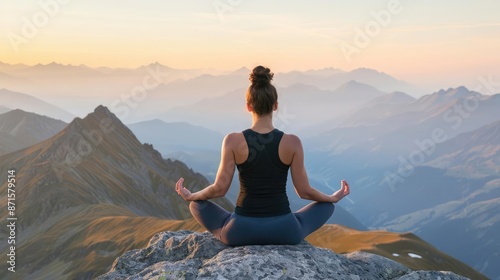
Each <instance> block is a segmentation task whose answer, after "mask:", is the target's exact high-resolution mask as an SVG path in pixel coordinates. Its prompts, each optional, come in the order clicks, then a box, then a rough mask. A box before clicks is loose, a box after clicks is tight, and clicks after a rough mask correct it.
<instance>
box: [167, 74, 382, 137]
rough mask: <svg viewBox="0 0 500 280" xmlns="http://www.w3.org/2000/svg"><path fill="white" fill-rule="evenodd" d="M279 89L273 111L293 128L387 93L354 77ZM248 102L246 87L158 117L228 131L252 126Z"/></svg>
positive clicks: (279, 124)
mask: <svg viewBox="0 0 500 280" xmlns="http://www.w3.org/2000/svg"><path fill="white" fill-rule="evenodd" d="M277 90H278V95H279V105H278V111H276V112H275V113H274V114H275V118H274V122H275V126H276V127H278V128H280V129H283V130H288V131H292V132H293V131H298V130H300V129H301V128H304V127H307V126H310V125H311V124H313V123H317V122H320V121H321V120H324V119H325V118H326V119H328V118H333V117H334V116H337V115H339V114H342V113H347V112H350V111H352V110H356V109H357V108H359V107H360V106H361V105H362V104H364V103H365V102H368V101H370V100H371V99H373V98H376V97H380V96H383V95H385V94H386V93H383V92H381V91H379V90H377V89H376V88H374V87H371V86H368V85H364V84H361V83H358V82H355V81H350V82H347V83H346V84H343V85H342V86H341V87H340V88H338V89H337V90H335V91H331V90H320V89H318V88H317V87H315V86H311V85H307V84H300V83H295V84H292V85H290V86H288V87H286V88H278V89H277ZM245 104H246V100H245V93H244V90H235V91H231V92H229V93H227V94H225V95H223V96H219V97H212V98H206V99H202V100H200V101H197V102H194V103H192V104H190V105H185V106H179V107H176V108H173V109H170V110H168V111H167V112H166V113H165V114H161V115H159V118H162V119H166V120H175V121H181V120H183V121H187V122H189V123H192V124H196V125H200V126H203V127H207V128H210V129H212V130H217V131H219V132H221V133H224V134H225V133H228V132H231V131H241V130H242V129H243V128H244V127H246V126H249V124H250V114H249V113H248V112H246V105H245ZM317 112H322V114H317Z"/></svg>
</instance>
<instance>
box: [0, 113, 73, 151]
mask: <svg viewBox="0 0 500 280" xmlns="http://www.w3.org/2000/svg"><path fill="white" fill-rule="evenodd" d="M65 126H66V123H65V122H63V121H60V120H55V119H52V118H48V117H45V116H40V115H37V114H34V113H28V112H24V111H22V110H19V109H16V110H12V111H9V112H7V113H4V114H1V115H0V155H1V154H5V153H8V152H13V151H16V150H19V149H22V148H26V147H28V146H31V145H34V144H36V143H38V142H41V141H43V140H46V139H48V138H50V137H52V136H53V135H55V134H56V133H58V132H59V131H61V130H62V129H63V128H64V127H65Z"/></svg>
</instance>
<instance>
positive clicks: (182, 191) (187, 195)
mask: <svg viewBox="0 0 500 280" xmlns="http://www.w3.org/2000/svg"><path fill="white" fill-rule="evenodd" d="M183 182H184V178H180V179H179V181H177V183H176V184H175V190H176V191H177V193H178V194H179V195H180V196H181V197H182V198H183V199H184V200H185V201H191V200H193V199H192V197H193V193H191V192H190V191H189V190H188V189H186V188H185V187H183V186H182V183H183Z"/></svg>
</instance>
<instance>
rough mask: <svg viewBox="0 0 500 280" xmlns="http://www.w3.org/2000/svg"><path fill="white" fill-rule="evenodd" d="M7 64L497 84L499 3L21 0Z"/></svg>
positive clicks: (5, 16) (6, 36)
mask: <svg viewBox="0 0 500 280" xmlns="http://www.w3.org/2000/svg"><path fill="white" fill-rule="evenodd" d="M1 6H2V9H1V11H0V16H1V22H2V25H1V27H0V36H1V37H0V62H4V63H10V64H16V63H23V64H28V65H34V64H38V63H42V64H47V63H50V62H58V63H63V64H73V65H80V64H84V65H87V66H91V67H98V66H108V67H127V68H135V67H138V66H140V65H146V64H149V63H152V62H160V63H162V64H164V65H168V66H170V67H174V68H184V69H185V68H215V69H227V70H230V69H237V68H240V67H243V66H246V67H249V68H251V67H253V66H255V65H258V64H262V65H266V66H269V67H271V69H273V70H274V71H275V72H284V71H291V70H308V69H321V68H326V67H333V68H339V69H342V70H345V71H350V70H353V69H356V68H360V67H366V68H372V69H376V70H378V71H381V72H385V73H387V74H389V75H392V76H394V77H396V78H398V79H401V80H405V81H407V82H410V83H414V84H417V85H421V86H424V87H432V88H434V87H446V88H447V87H455V86H459V85H468V86H469V87H473V86H474V84H475V83H478V80H479V79H478V77H490V79H493V80H495V81H500V67H499V66H500V51H499V50H500V14H499V11H500V1H498V0H476V1H463V0H462V1H461V0H457V1H445V0H442V1H430V0H420V1H412V0H383V1H379V0H364V1H362V0H351V1H347V0H339V1H326V0H312V1H296V0H289V1H263V0H252V1H249V0H196V1H195V0H184V1H157V0H141V1H139V0H136V1H133V0H105V1H102V0H101V1H97V0H85V1H82V0H23V1H4V3H2V4H1Z"/></svg>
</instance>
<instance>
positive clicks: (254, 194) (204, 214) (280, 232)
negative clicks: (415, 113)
mask: <svg viewBox="0 0 500 280" xmlns="http://www.w3.org/2000/svg"><path fill="white" fill-rule="evenodd" d="M272 79H273V73H271V71H270V70H269V68H265V67H263V66H257V67H255V68H254V69H253V71H252V73H251V74H250V81H251V82H252V83H251V85H250V87H249V88H248V90H247V94H246V99H247V109H248V111H249V112H251V113H252V120H253V121H252V126H251V127H250V128H249V129H247V130H245V131H243V132H239V133H230V134H228V135H227V136H226V137H225V138H224V141H223V143H222V153H221V162H220V165H219V170H218V172H217V176H216V178H215V183H214V184H212V185H210V186H208V187H207V188H205V189H203V190H201V191H198V192H195V193H191V192H190V191H189V190H188V189H186V188H184V187H183V186H182V184H183V182H184V179H183V178H181V179H179V181H178V182H177V184H176V191H177V193H178V194H179V195H180V196H182V198H184V199H185V200H186V201H191V203H190V204H189V209H190V210H191V213H192V215H193V216H194V217H195V219H196V220H197V221H198V222H199V223H200V224H201V225H203V226H204V227H205V228H206V229H207V230H208V231H209V232H211V233H212V234H213V235H214V236H215V237H217V238H218V239H219V240H221V241H222V242H223V243H225V244H227V245H231V246H238V245H265V244H297V243H300V242H301V241H302V240H303V239H304V238H305V237H306V236H307V235H309V234H310V233H312V232H313V231H315V230H317V229H318V228H320V227H321V226H322V225H323V224H324V223H325V222H326V221H327V220H328V219H329V218H330V216H331V215H332V213H333V210H334V205H333V203H336V202H338V201H339V200H341V199H342V198H343V197H344V196H346V195H348V194H349V185H348V184H347V182H346V181H342V182H341V188H340V189H339V190H338V191H336V192H335V193H334V194H332V195H326V194H324V193H322V192H320V191H318V190H316V189H315V188H313V187H311V186H310V185H309V180H308V178H307V173H306V169H305V167H304V150H303V148H302V144H301V142H300V139H299V138H298V137H297V136H295V135H292V134H284V133H283V132H281V131H279V130H278V129H275V128H274V127H273V122H272V113H273V111H276V110H277V109H278V94H277V92H276V88H275V87H274V86H273V85H272V84H271V80H272ZM235 167H237V168H238V171H239V180H240V193H239V196H238V200H237V202H236V208H235V212H234V213H230V212H227V211H226V210H224V209H223V208H222V207H220V206H218V205H217V204H215V203H213V202H211V201H208V200H209V199H212V198H216V197H222V196H224V195H225V194H226V193H227V191H228V189H229V186H230V185H231V180H232V178H233V175H234V170H235ZM288 169H290V170H291V175H292V180H293V184H294V187H295V190H296V192H297V194H298V195H299V197H301V198H303V199H309V200H313V201H314V202H312V203H311V204H309V205H307V206H305V207H303V208H302V209H300V210H299V211H297V212H291V210H290V207H289V202H288V197H287V195H286V180H287V174H288Z"/></svg>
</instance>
